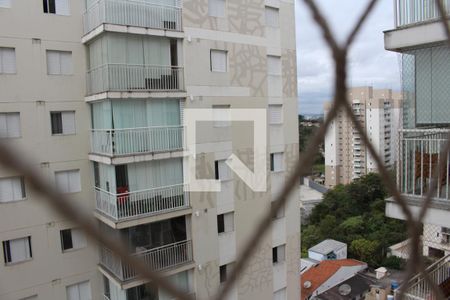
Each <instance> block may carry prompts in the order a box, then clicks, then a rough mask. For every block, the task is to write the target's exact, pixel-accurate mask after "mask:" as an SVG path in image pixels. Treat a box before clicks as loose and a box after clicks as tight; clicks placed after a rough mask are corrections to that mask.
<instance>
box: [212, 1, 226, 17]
mask: <svg viewBox="0 0 450 300" xmlns="http://www.w3.org/2000/svg"><path fill="white" fill-rule="evenodd" d="M208 15H210V16H211V17H220V18H223V17H225V0H208Z"/></svg>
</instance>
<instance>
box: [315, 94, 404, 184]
mask: <svg viewBox="0 0 450 300" xmlns="http://www.w3.org/2000/svg"><path fill="white" fill-rule="evenodd" d="M348 100H349V101H350V103H351V105H352V108H353V112H354V113H355V115H356V117H357V118H358V120H359V121H360V123H361V125H363V127H364V129H365V132H366V133H367V135H368V137H369V139H370V141H371V142H372V144H373V145H374V147H375V149H376V150H377V153H379V155H380V156H382V157H383V159H384V163H385V165H386V166H388V167H392V166H393V165H394V163H395V161H396V144H397V133H398V130H399V128H401V122H400V116H401V111H402V104H401V103H402V100H401V95H400V93H397V92H393V91H392V90H390V89H373V88H372V87H369V86H367V87H354V88H351V89H349V90H348ZM330 108H331V103H330V102H327V103H325V105H324V114H325V116H326V115H327V114H328V112H329V110H330ZM376 171H377V168H376V163H375V160H374V159H373V157H372V156H371V155H370V153H369V151H368V149H367V147H366V146H365V145H364V143H363V142H362V139H361V136H360V134H359V133H358V132H357V130H356V128H355V127H354V126H353V123H352V121H351V119H350V118H349V117H348V116H347V114H346V113H345V112H344V110H343V109H341V110H340V111H339V112H338V115H337V117H336V118H335V119H334V120H333V121H332V122H331V124H330V127H329V129H328V131H327V134H326V136H325V185H326V186H327V187H333V186H335V185H338V184H348V183H350V182H351V181H352V180H353V179H355V178H358V177H360V176H362V175H365V174H368V173H371V172H376Z"/></svg>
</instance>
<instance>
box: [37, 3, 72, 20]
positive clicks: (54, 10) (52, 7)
mask: <svg viewBox="0 0 450 300" xmlns="http://www.w3.org/2000/svg"><path fill="white" fill-rule="evenodd" d="M43 6H44V13H46V14H57V15H64V16H68V15H70V9H69V0H43Z"/></svg>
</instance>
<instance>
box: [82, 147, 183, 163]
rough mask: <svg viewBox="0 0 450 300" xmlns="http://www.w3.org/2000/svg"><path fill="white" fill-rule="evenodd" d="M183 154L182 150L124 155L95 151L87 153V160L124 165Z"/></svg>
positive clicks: (177, 156) (181, 155)
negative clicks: (109, 154)
mask: <svg viewBox="0 0 450 300" xmlns="http://www.w3.org/2000/svg"><path fill="white" fill-rule="evenodd" d="M183 156H185V153H184V150H176V151H167V152H157V153H143V154H134V155H133V154H130V155H124V156H112V157H111V156H105V155H100V154H96V153H89V160H91V161H95V162H98V163H102V164H106V165H124V164H133V163H139V162H144V161H151V160H160V159H169V158H179V157H183Z"/></svg>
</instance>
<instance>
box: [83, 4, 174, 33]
mask: <svg viewBox="0 0 450 300" xmlns="http://www.w3.org/2000/svg"><path fill="white" fill-rule="evenodd" d="M178 2H179V1H177V3H176V5H175V6H171V5H164V4H154V3H148V2H144V1H125V0H99V1H97V2H95V3H94V4H93V5H91V6H90V7H89V8H88V9H87V11H86V12H85V13H84V16H83V23H84V34H87V33H89V32H91V31H93V30H94V29H95V28H97V27H98V26H100V25H102V24H113V25H122V26H135V27H143V28H151V29H160V30H170V31H181V30H182V24H181V16H182V11H181V5H180V3H178Z"/></svg>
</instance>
